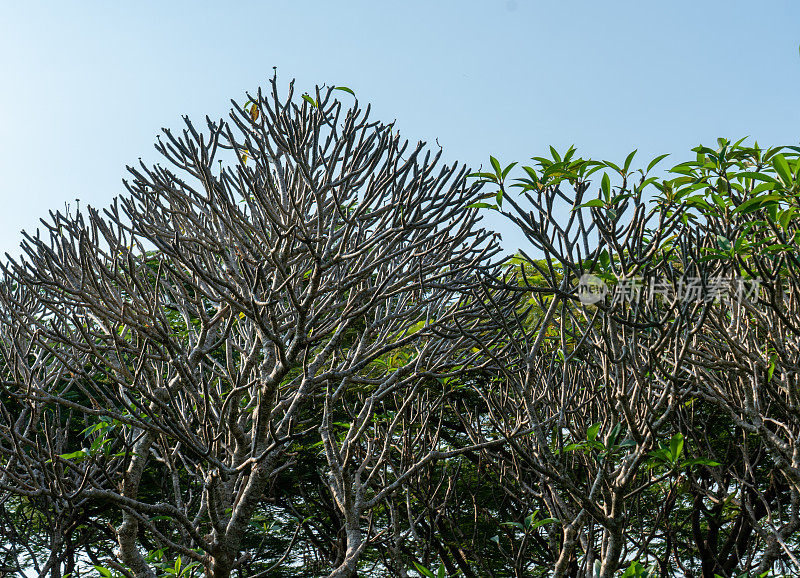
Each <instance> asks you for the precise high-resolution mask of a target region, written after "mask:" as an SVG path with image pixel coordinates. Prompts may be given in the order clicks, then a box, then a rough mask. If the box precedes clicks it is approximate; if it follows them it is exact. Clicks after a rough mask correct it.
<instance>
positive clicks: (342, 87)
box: [333, 86, 356, 96]
mask: <svg viewBox="0 0 800 578" xmlns="http://www.w3.org/2000/svg"><path fill="white" fill-rule="evenodd" d="M333 90H343V91H344V92H349V93H350V94H352V95H353V96H355V95H356V93H355V92H353V89H352V88H348V87H346V86H334V87H333Z"/></svg>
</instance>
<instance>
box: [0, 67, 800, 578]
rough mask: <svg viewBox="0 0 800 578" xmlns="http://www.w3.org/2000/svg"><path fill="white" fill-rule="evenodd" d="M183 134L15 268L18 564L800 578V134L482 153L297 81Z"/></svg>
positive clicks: (9, 538)
mask: <svg viewBox="0 0 800 578" xmlns="http://www.w3.org/2000/svg"><path fill="white" fill-rule="evenodd" d="M339 98H341V100H340V99H339ZM156 147H157V149H158V151H159V152H160V153H161V155H162V156H163V159H164V163H165V164H164V165H161V164H156V165H153V166H148V165H144V164H140V165H139V166H136V167H129V171H130V173H131V179H130V181H128V182H126V187H127V194H125V195H123V196H121V197H119V198H118V199H116V200H115V201H114V203H113V204H111V205H110V206H109V207H107V208H105V209H97V208H93V207H88V208H85V209H84V210H83V211H80V210H65V211H61V212H53V213H51V214H50V216H49V218H48V219H46V220H43V221H42V223H43V229H42V231H41V232H37V233H36V234H29V235H26V239H25V242H24V243H23V249H24V256H23V257H21V258H19V259H12V258H10V257H7V259H6V260H5V261H4V262H3V263H2V264H1V265H0V266H1V267H2V279H1V280H0V396H2V414H0V536H3V538H2V539H0V566H2V567H3V568H4V571H5V572H17V573H20V574H21V573H23V572H26V571H27V572H33V573H34V574H36V575H39V576H42V577H45V576H51V577H54V578H55V577H64V576H67V575H69V576H72V577H74V576H79V575H97V573H99V574H100V575H103V576H126V577H136V578H155V577H156V576H159V577H160V576H167V575H169V576H186V577H189V576H201V575H206V576H211V577H214V578H227V577H228V576H242V577H252V576H275V577H278V576H287V577H288V576H328V577H331V578H333V577H353V576H358V575H367V576H401V577H407V576H456V575H463V576H467V577H469V576H473V577H477V576H496V577H502V576H515V577H518V576H519V577H521V576H557V577H562V576H564V577H566V576H570V577H595V576H598V577H603V578H607V577H611V576H620V575H622V576H663V577H667V576H684V575H685V576H691V575H694V576H707V577H709V578H713V577H715V576H722V577H732V576H750V575H762V576H779V575H789V574H794V573H796V572H800V562H798V556H797V554H796V552H797V551H798V550H799V549H800V412H799V411H798V401H800V399H799V398H800V382H798V365H797V363H798V359H800V355H799V353H800V351H799V350H800V327H798V323H797V320H798V319H800V304H799V303H798V296H800V287H799V286H798V281H799V280H800V277H799V276H798V274H799V273H800V269H799V268H798V266H799V265H800V262H798V255H800V251H798V246H799V245H798V243H800V227H798V224H799V223H800V220H798V214H800V205H799V204H798V193H800V148H797V147H774V148H768V149H763V148H760V147H759V146H758V145H757V144H756V145H753V146H750V145H747V144H744V141H739V142H735V143H732V142H730V141H727V140H724V139H720V140H719V142H718V143H717V146H716V147H715V148H713V149H712V148H709V147H704V146H700V147H697V148H695V149H693V151H692V152H693V153H694V158H693V160H691V161H689V162H683V163H681V164H678V165H676V166H674V167H673V168H672V169H670V170H669V171H662V172H659V173H656V174H653V173H654V171H656V170H660V169H658V167H659V166H660V165H659V163H663V161H664V157H665V156H666V155H664V156H662V157H658V158H656V159H653V160H652V161H651V162H649V163H648V164H647V165H646V167H644V168H635V165H634V162H635V154H634V153H631V155H629V156H628V157H627V158H626V159H625V160H624V162H622V163H619V164H615V163H612V162H608V161H594V160H587V159H583V158H578V157H576V151H575V149H574V148H571V149H569V150H568V151H566V152H564V153H559V152H558V151H556V150H553V149H551V151H550V155H549V156H548V157H534V158H533V159H532V161H533V162H532V163H531V164H530V166H522V165H518V164H517V163H511V164H509V165H507V166H503V165H502V164H501V163H500V162H499V161H498V160H497V159H495V158H494V157H491V158H490V163H489V165H490V168H489V169H487V170H485V171H480V172H477V173H471V172H470V171H469V169H467V168H466V167H462V166H459V165H452V166H449V165H443V164H442V163H441V162H440V155H441V151H437V152H433V151H431V150H430V149H429V148H428V147H427V146H426V145H425V144H424V143H418V144H417V145H411V144H409V143H408V142H407V141H404V140H402V139H401V138H400V137H399V135H398V134H397V132H396V131H395V130H394V127H393V125H387V124H383V123H380V122H377V121H373V120H371V119H370V117H369V107H366V109H362V108H361V107H360V105H359V103H358V100H357V98H355V95H354V94H352V91H350V90H349V89H347V88H345V87H318V88H317V89H316V90H315V91H314V93H313V94H302V95H300V96H297V95H296V93H295V91H294V87H293V85H290V87H289V90H288V94H286V95H283V96H282V95H281V91H280V90H279V87H278V86H277V82H276V81H275V80H274V79H273V81H272V83H271V85H270V86H269V87H268V89H267V90H266V91H264V92H262V91H259V92H258V93H257V94H255V95H248V100H247V102H246V103H245V104H243V105H242V104H238V103H236V102H234V104H233V110H232V112H231V115H230V118H228V119H222V120H218V121H214V120H211V119H206V122H205V127H204V128H203V129H199V128H196V127H195V124H194V123H193V122H192V121H190V120H189V119H186V121H185V129H184V130H183V131H182V132H181V133H180V134H173V133H172V132H170V131H165V132H164V134H163V137H162V138H161V139H159V141H158V143H157V145H156ZM485 211H493V212H496V213H498V214H499V215H500V216H501V217H502V218H503V219H505V220H506V222H507V223H508V227H514V228H516V229H517V230H519V231H520V232H522V233H523V235H524V236H525V238H526V240H527V242H528V245H527V246H526V247H524V248H522V249H521V250H520V251H519V252H518V253H516V254H514V255H513V256H511V257H508V256H503V255H502V252H501V248H500V246H499V244H498V239H497V235H496V234H495V233H494V232H492V231H489V230H487V229H486V228H484V227H483V226H481V218H482V216H481V215H482V213H483V212H485Z"/></svg>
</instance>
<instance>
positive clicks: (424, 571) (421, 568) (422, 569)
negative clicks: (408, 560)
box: [414, 562, 436, 578]
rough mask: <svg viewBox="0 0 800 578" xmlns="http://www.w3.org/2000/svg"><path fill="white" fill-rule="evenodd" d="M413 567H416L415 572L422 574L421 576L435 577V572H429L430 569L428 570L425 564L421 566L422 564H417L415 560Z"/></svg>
mask: <svg viewBox="0 0 800 578" xmlns="http://www.w3.org/2000/svg"><path fill="white" fill-rule="evenodd" d="M414 568H416V569H417V572H419V573H420V574H422V575H423V576H425V577H426V578H436V574H434V573H433V572H431V571H430V570H428V569H427V568H426V567H425V566H423V565H422V564H417V563H416V562H414Z"/></svg>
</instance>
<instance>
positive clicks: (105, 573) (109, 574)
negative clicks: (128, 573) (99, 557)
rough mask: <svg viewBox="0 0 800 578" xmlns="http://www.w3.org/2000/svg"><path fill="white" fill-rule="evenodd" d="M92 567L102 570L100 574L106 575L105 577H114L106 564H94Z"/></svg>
mask: <svg viewBox="0 0 800 578" xmlns="http://www.w3.org/2000/svg"><path fill="white" fill-rule="evenodd" d="M92 568H94V569H95V570H97V571H98V572H100V576H104V577H105V578H112V574H111V570H109V569H108V568H106V567H105V566H92Z"/></svg>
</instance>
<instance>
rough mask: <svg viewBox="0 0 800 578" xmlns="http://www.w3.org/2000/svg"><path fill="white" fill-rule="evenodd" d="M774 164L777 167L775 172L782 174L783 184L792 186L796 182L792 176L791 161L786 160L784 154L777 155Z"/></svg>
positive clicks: (773, 160)
mask: <svg viewBox="0 0 800 578" xmlns="http://www.w3.org/2000/svg"><path fill="white" fill-rule="evenodd" d="M772 166H773V167H774V169H775V172H776V173H778V175H780V177H781V180H782V181H783V184H784V185H786V186H787V187H788V186H791V185H792V183H794V179H793V178H792V170H791V169H790V168H789V163H788V162H786V158H785V157H784V156H783V155H775V157H774V158H773V159H772Z"/></svg>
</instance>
